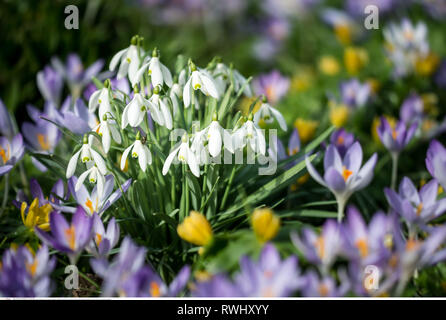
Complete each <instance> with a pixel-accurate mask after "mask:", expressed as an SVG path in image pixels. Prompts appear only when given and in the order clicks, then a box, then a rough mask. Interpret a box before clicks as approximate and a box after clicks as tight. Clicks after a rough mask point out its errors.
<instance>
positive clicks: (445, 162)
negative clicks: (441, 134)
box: [426, 140, 446, 188]
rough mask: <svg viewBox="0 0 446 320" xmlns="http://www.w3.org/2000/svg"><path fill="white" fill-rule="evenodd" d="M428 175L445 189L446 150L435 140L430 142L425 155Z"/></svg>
mask: <svg viewBox="0 0 446 320" xmlns="http://www.w3.org/2000/svg"><path fill="white" fill-rule="evenodd" d="M426 167H427V169H428V170H429V173H430V174H431V175H432V177H434V178H435V179H437V181H438V182H439V183H440V184H441V185H442V187H443V188H446V149H445V148H444V147H443V145H442V144H441V143H440V142H438V141H437V140H433V141H431V143H430V145H429V149H428V150H427V155H426Z"/></svg>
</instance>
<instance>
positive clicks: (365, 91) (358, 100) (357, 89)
mask: <svg viewBox="0 0 446 320" xmlns="http://www.w3.org/2000/svg"><path fill="white" fill-rule="evenodd" d="M340 86H341V99H342V102H343V103H344V104H345V105H347V106H348V107H350V108H360V107H362V106H364V105H365V104H366V103H367V100H368V99H369V97H370V92H371V89H370V85H369V84H368V83H364V84H362V83H361V82H359V80H358V79H351V80H349V81H346V82H342V83H341V85H340Z"/></svg>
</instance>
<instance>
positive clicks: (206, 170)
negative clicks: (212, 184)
mask: <svg viewBox="0 0 446 320" xmlns="http://www.w3.org/2000/svg"><path fill="white" fill-rule="evenodd" d="M207 178H208V165H207V164H206V165H205V166H204V175H203V187H202V189H201V195H202V197H201V205H200V207H201V208H203V204H204V201H205V196H204V194H205V192H206V183H207Z"/></svg>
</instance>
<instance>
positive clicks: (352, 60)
mask: <svg viewBox="0 0 446 320" xmlns="http://www.w3.org/2000/svg"><path fill="white" fill-rule="evenodd" d="M368 62H369V55H368V54H367V51H366V50H365V49H363V48H355V47H347V48H345V50H344V65H345V68H346V69H347V72H348V73H349V74H351V75H356V74H358V72H359V71H360V70H361V69H362V68H363V67H364V66H365V65H366V64H367V63H368Z"/></svg>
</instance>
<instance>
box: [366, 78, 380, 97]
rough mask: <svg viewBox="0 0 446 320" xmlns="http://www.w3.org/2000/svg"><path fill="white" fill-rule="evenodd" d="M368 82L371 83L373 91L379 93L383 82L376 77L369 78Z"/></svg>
mask: <svg viewBox="0 0 446 320" xmlns="http://www.w3.org/2000/svg"><path fill="white" fill-rule="evenodd" d="M366 82H367V83H368V84H369V86H370V90H371V91H372V93H374V94H377V93H378V91H379V89H380V87H381V83H380V82H379V81H378V80H377V79H375V78H369V79H367V80H366Z"/></svg>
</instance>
